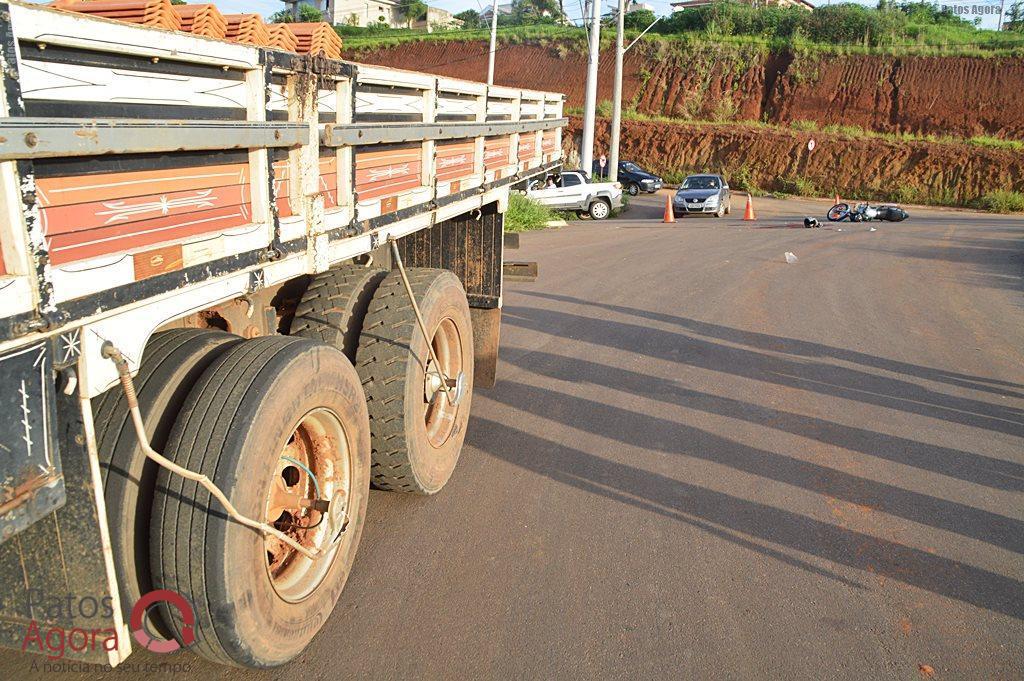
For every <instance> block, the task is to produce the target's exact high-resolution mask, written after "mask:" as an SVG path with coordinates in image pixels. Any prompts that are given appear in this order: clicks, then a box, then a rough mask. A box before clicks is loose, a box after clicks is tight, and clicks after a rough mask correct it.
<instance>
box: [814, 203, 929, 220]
mask: <svg viewBox="0 0 1024 681" xmlns="http://www.w3.org/2000/svg"><path fill="white" fill-rule="evenodd" d="M908 217H910V216H909V215H908V214H907V211H905V210H903V209H902V208H900V207H899V206H870V205H868V204H866V203H858V204H857V205H856V206H854V207H853V208H851V207H850V204H848V203H837V204H836V205H834V206H832V207H831V208H829V210H828V220H829V222H842V221H843V220H846V219H849V221H850V222H870V221H872V220H883V221H885V222H903V221H904V220H906V219H907V218H908Z"/></svg>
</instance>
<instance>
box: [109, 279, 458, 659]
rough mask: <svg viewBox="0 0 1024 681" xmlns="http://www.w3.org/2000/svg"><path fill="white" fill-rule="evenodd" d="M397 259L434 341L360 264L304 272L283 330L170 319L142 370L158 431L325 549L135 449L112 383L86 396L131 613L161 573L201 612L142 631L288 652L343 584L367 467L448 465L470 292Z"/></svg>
mask: <svg viewBox="0 0 1024 681" xmlns="http://www.w3.org/2000/svg"><path fill="white" fill-rule="evenodd" d="M407 272H408V275H409V279H410V284H411V286H412V289H413V293H414V295H415V296H416V299H417V302H418V304H419V307H420V310H421V312H422V315H423V321H424V323H425V325H426V326H427V329H428V330H429V331H428V332H429V333H430V335H431V346H432V347H433V349H434V353H433V355H431V353H430V352H428V349H427V348H428V345H427V342H426V340H425V339H424V337H423V334H422V333H421V331H420V329H419V326H418V324H417V322H416V318H415V314H414V312H413V308H412V305H411V303H410V301H409V298H408V294H407V293H406V291H405V288H404V284H403V283H402V280H401V278H400V276H399V274H398V272H391V273H386V272H383V271H374V270H369V269H366V268H358V267H345V268H339V269H338V270H333V271H330V272H326V273H324V274H322V275H319V276H318V277H315V278H314V280H313V281H312V282H311V284H310V286H309V288H308V290H307V292H306V295H305V296H304V298H303V300H302V301H301V302H300V304H299V306H298V308H297V310H296V316H295V318H294V320H293V322H292V327H291V331H292V333H293V335H292V336H268V337H262V338H256V339H252V340H242V339H240V338H238V337H236V336H232V335H230V334H226V333H222V332H216V331H206V330H195V329H176V330H172V331H167V332H162V333H159V334H156V335H154V337H153V339H152V340H151V341H150V343H149V344H148V345H147V348H146V350H145V352H144V361H143V366H142V367H141V369H140V372H139V374H138V377H137V378H136V383H137V385H138V388H139V400H140V406H141V408H142V412H143V415H144V418H145V420H146V424H147V434H148V435H149V436H150V438H151V442H152V444H153V446H154V448H155V449H156V450H157V451H160V452H161V453H163V454H164V455H165V456H166V457H167V458H169V459H171V460H172V461H174V462H175V463H177V464H178V465H180V466H183V467H185V468H188V469H189V470H192V471H195V472H198V473H202V474H204V475H206V476H207V477H208V478H209V479H210V480H211V481H212V482H213V483H214V484H215V485H217V487H219V488H220V489H221V490H222V491H223V492H224V493H225V495H226V496H227V498H228V499H229V500H230V501H231V503H232V504H233V505H234V506H235V507H236V508H237V510H238V512H239V513H241V514H242V515H244V516H247V517H250V518H255V519H258V520H261V521H263V522H267V523H270V524H272V525H273V526H274V527H276V528H277V529H278V530H280V531H281V532H284V533H285V534H286V535H288V536H289V537H291V538H292V539H294V540H295V541H297V542H299V543H300V544H302V545H303V546H306V547H309V548H314V549H316V550H320V551H322V552H323V556H322V557H320V558H318V559H316V560H311V559H309V558H306V557H305V556H304V555H303V554H302V553H301V552H299V551H296V550H295V549H294V548H292V547H291V546H290V545H289V544H288V543H286V542H282V541H280V540H279V539H276V538H274V537H273V536H271V535H264V534H263V533H261V532H258V531H256V530H253V529H251V528H248V527H246V526H244V525H242V524H240V523H238V522H235V521H234V520H231V519H230V518H229V517H228V515H227V513H226V512H225V509H224V507H223V506H222V505H221V504H220V503H219V502H218V501H216V500H215V499H212V498H211V496H210V494H209V493H208V492H207V491H206V490H205V489H204V488H203V487H202V486H200V485H199V484H198V483H196V482H193V481H189V480H186V479H184V478H182V477H180V476H178V475H176V474H173V473H171V472H169V471H167V470H166V469H163V468H159V467H157V466H156V465H155V464H153V463H152V462H150V461H149V460H148V459H146V458H145V456H144V455H143V454H142V452H141V450H140V449H139V446H138V444H137V442H136V440H135V435H134V431H133V430H132V427H131V423H130V420H128V418H127V410H126V405H125V404H124V398H123V396H121V394H120V391H111V392H110V393H108V394H106V395H104V396H103V397H101V398H99V399H98V400H97V401H96V405H95V413H96V420H97V423H98V424H100V428H99V431H98V443H99V447H100V453H101V458H102V460H103V467H104V472H105V479H106V482H105V487H106V489H105V494H106V497H107V503H108V506H110V507H111V508H114V509H118V512H117V513H111V514H110V516H111V518H112V522H111V528H112V540H113V541H112V543H113V544H114V553H115V560H116V561H117V562H118V570H117V572H118V574H119V576H123V579H122V582H123V583H122V584H121V585H120V586H121V590H122V593H123V594H124V596H125V610H126V613H127V611H130V609H131V607H132V605H133V604H134V603H135V602H136V601H137V600H138V598H139V597H140V596H141V595H143V594H145V593H146V592H148V591H149V590H151V589H169V590H172V591H176V592H178V593H180V594H182V595H184V596H185V597H186V598H187V599H189V600H190V602H191V607H192V614H194V621H193V618H190V617H187V616H185V614H183V613H182V612H181V611H180V610H179V609H178V608H177V607H174V606H172V605H170V604H169V603H166V602H162V603H158V604H157V606H156V608H155V609H154V612H151V613H149V617H148V618H147V621H146V622H147V625H148V628H150V631H149V633H150V635H151V636H152V637H154V638H160V637H161V636H162V637H166V638H174V639H176V640H178V641H179V642H180V643H183V644H188V643H189V641H191V640H193V639H194V641H195V642H194V644H192V647H193V649H194V650H195V652H197V653H199V654H200V655H202V656H203V657H206V658H208V659H210V660H213V661H216V662H219V663H224V664H230V665H239V666H248V667H256V668H263V667H273V666H277V665H280V664H283V663H285V662H287V661H288V660H290V659H292V658H293V657H295V656H296V655H297V654H298V653H299V652H301V650H302V649H303V648H304V647H305V646H306V645H307V644H308V643H309V642H310V640H312V638H313V636H314V635H315V634H316V633H317V631H318V630H319V629H320V627H321V626H322V625H323V624H324V622H325V621H326V619H327V617H328V616H329V614H330V613H331V611H332V609H333V607H334V605H335V602H336V601H337V599H338V597H339V595H340V593H341V590H342V588H343V586H344V584H345V581H346V579H347V577H348V575H349V573H350V571H351V567H352V562H353V559H354V556H355V553H356V549H357V547H358V543H359V537H360V534H361V531H362V525H363V519H364V517H365V509H366V503H367V497H368V494H369V488H370V483H371V481H372V483H373V484H374V486H376V487H378V488H381V489H389V490H398V491H406V492H414V493H418V494H434V493H436V492H437V491H439V490H440V489H441V488H442V487H443V486H444V484H445V483H446V482H447V481H448V479H449V478H450V477H451V474H452V471H453V469H454V467H455V464H456V462H457V461H458V458H459V453H460V450H461V447H462V442H463V439H464V437H465V429H466V423H467V421H468V417H469V409H470V402H471V399H472V378H473V350H472V348H473V340H472V328H471V323H470V317H469V308H468V305H467V302H466V294H465V291H464V290H463V288H462V285H461V283H460V282H459V280H458V278H456V277H455V276H454V275H453V274H452V273H450V272H447V271H443V270H432V269H420V268H410V269H408V270H407ZM433 357H436V359H437V361H436V362H435V361H434V359H433ZM353 360H354V362H355V366H353ZM443 378H447V379H448V381H447V382H445V381H444V380H443ZM449 383H450V385H449ZM314 501H319V502H321V509H322V502H324V501H327V502H329V506H328V510H327V511H326V512H324V511H322V510H316V509H315V508H313V506H314V504H313V503H312V502H314ZM122 509H123V512H122Z"/></svg>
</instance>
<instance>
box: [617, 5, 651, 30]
mask: <svg viewBox="0 0 1024 681" xmlns="http://www.w3.org/2000/svg"><path fill="white" fill-rule="evenodd" d="M657 18H658V17H657V16H656V15H655V14H654V12H652V11H651V10H649V9H638V10H636V11H635V12H629V13H627V14H626V16H625V17H623V18H622V23H623V25H624V26H625V27H626V28H635V29H637V30H638V31H642V30H644V29H645V28H647V27H648V26H650V25H651V24H653V23H654V20H655V19H657Z"/></svg>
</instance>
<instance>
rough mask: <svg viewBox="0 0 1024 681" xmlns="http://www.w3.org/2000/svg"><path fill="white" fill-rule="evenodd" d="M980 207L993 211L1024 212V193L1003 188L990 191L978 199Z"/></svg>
mask: <svg viewBox="0 0 1024 681" xmlns="http://www.w3.org/2000/svg"><path fill="white" fill-rule="evenodd" d="M978 207H979V208H984V209H985V210H988V211H991V212H993V213H1024V193H1022V192H1010V191H1002V190H1000V191H994V192H989V193H988V194H985V195H984V196H982V197H981V199H980V200H979V201H978Z"/></svg>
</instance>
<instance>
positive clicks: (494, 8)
mask: <svg viewBox="0 0 1024 681" xmlns="http://www.w3.org/2000/svg"><path fill="white" fill-rule="evenodd" d="M497 42H498V0H494V4H493V5H491V51H490V54H489V55H488V57H487V85H489V86H490V85H494V46H495V44H496V43H497Z"/></svg>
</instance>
